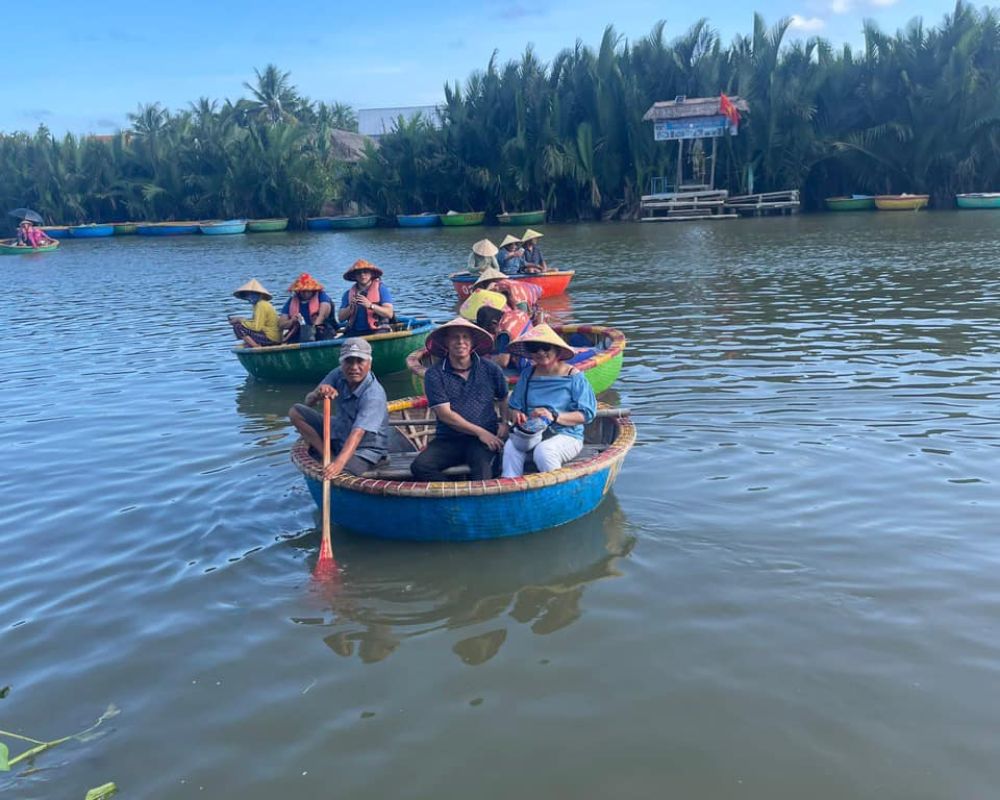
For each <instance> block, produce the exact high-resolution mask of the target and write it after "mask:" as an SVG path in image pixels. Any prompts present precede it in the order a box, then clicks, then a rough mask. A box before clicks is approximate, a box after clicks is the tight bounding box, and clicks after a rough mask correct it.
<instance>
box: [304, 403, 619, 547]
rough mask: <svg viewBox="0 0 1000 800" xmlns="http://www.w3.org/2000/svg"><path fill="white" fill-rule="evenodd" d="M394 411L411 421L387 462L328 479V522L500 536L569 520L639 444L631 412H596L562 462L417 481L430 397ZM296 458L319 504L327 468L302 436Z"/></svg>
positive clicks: (415, 535) (383, 531)
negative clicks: (415, 467)
mask: <svg viewBox="0 0 1000 800" xmlns="http://www.w3.org/2000/svg"><path fill="white" fill-rule="evenodd" d="M600 408H601V409H602V413H608V412H611V413H613V410H612V409H610V408H608V407H607V406H604V405H603V404H602V405H601V406H600ZM389 416H390V418H391V419H393V420H395V421H398V422H401V421H403V420H405V421H407V422H408V423H409V424H406V425H403V426H394V428H393V440H392V441H391V442H390V451H391V452H390V458H389V461H388V463H386V464H385V465H383V466H380V467H379V468H378V469H377V470H374V471H372V472H370V473H366V474H365V475H364V476H361V477H354V476H352V475H348V474H346V473H343V474H341V475H338V476H337V477H336V478H333V479H332V480H331V481H330V517H331V522H333V523H335V524H337V525H340V526H341V527H344V528H347V529H348V530H351V531H354V532H355V533H358V534H360V535H362V536H372V537H376V538H380V539H407V540H414V541H450V542H461V541H472V540H475V539H499V538H502V537H506V536H520V535H522V534H526V533H535V532H537V531H542V530H546V529H549V528H555V527H557V526H559V525H564V524H566V523H567V522H572V521H573V520H575V519H578V518H579V517H582V516H584V515H585V514H589V513H590V512H591V511H593V510H594V509H596V508H597V507H598V506H599V505H600V503H601V501H602V500H603V499H604V497H605V496H606V495H607V494H608V492H609V491H610V490H611V487H612V486H613V485H614V482H615V478H617V477H618V471H619V470H620V469H621V465H622V461H624V459H625V454H626V453H628V451H629V450H630V449H631V447H632V445H633V444H634V443H635V426H634V425H633V424H632V422H631V421H630V420H629V419H628V418H627V417H615V416H599V417H597V418H596V419H595V420H594V421H593V422H592V423H590V425H588V426H587V428H586V439H585V444H584V449H583V452H582V453H581V454H580V455H579V456H578V457H577V458H575V459H573V460H572V461H569V462H567V463H566V464H564V465H563V466H562V467H561V468H560V469H557V470H553V471H551V472H541V473H539V472H535V473H532V472H528V473H526V474H525V475H524V476H522V477H520V478H496V479H493V480H487V481H467V480H455V481H447V482H445V481H442V482H435V483H423V482H420V481H414V480H413V478H412V476H411V475H410V469H409V465H410V463H411V462H412V461H413V459H414V458H415V457H416V454H417V452H418V451H419V449H420V448H422V447H424V446H425V445H426V443H427V441H428V440H429V439H430V438H432V437H433V435H434V422H433V414H432V412H431V411H430V409H428V408H427V398H426V397H410V398H406V399H404V400H395V401H393V402H391V403H389ZM292 462H293V463H294V464H295V466H296V467H298V469H299V471H301V472H302V474H303V475H304V476H305V479H306V485H307V486H308V488H309V492H310V494H311V495H312V497H313V500H314V501H315V502H316V505H317V506H319V507H322V493H323V481H322V469H323V467H322V464H321V462H320V461H319V460H317V459H315V458H313V457H312V456H311V455H310V454H309V448H308V446H307V445H306V443H305V442H304V441H300V442H298V443H297V444H296V445H295V446H294V447H293V448H292ZM461 469H462V468H460V467H459V468H456V467H453V468H452V469H451V470H446V473H460V472H461ZM457 477H459V478H460V477H461V475H460V474H458V475H457Z"/></svg>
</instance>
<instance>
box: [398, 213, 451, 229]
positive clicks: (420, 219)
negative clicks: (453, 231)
mask: <svg viewBox="0 0 1000 800" xmlns="http://www.w3.org/2000/svg"><path fill="white" fill-rule="evenodd" d="M396 222H398V223H399V227H400V228H433V227H434V226H435V225H439V224H441V215H440V214H431V213H430V212H425V213H423V214H397V215H396Z"/></svg>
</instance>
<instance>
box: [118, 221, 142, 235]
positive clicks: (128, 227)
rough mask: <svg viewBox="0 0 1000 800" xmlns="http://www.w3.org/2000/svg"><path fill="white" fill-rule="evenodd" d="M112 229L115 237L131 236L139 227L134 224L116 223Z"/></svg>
mask: <svg viewBox="0 0 1000 800" xmlns="http://www.w3.org/2000/svg"><path fill="white" fill-rule="evenodd" d="M113 227H114V229H115V231H114V233H115V236H131V235H132V234H134V233H135V229H136V228H138V227H139V225H138V223H135V222H116V223H115V224H114V226H113Z"/></svg>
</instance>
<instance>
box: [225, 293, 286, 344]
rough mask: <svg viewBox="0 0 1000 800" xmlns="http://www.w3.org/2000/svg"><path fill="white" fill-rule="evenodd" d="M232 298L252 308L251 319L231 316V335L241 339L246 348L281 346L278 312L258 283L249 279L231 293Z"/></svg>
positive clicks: (269, 294) (268, 294)
mask: <svg viewBox="0 0 1000 800" xmlns="http://www.w3.org/2000/svg"><path fill="white" fill-rule="evenodd" d="M233 297H238V298H239V299H240V300H246V301H247V302H248V303H250V305H252V306H253V317H252V318H251V319H245V318H244V317H237V316H231V317H230V318H229V324H230V325H232V326H233V334H234V335H235V336H236V338H237V339H242V340H243V343H244V344H245V345H246V346H247V347H267V346H269V345H275V344H281V331H280V330H279V329H278V312H277V311H275V310H274V306H272V305H271V303H270V300H271V293H270V292H269V291H268V290H267V289H265V288H264V287H263V286H262V285H261V283H260V281H258V280H257V279H256V278H251V279H250V280H249V281H247V282H246V283H244V284H243V285H242V286H241V287H240V288H239V289H237V290H236V291H235V292H233Z"/></svg>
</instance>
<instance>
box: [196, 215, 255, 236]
mask: <svg viewBox="0 0 1000 800" xmlns="http://www.w3.org/2000/svg"><path fill="white" fill-rule="evenodd" d="M198 228H199V229H200V230H201V232H202V233H204V234H205V235H207V236H229V235H232V234H234V233H246V229H247V221H246V220H245V219H227V220H225V221H224V222H203V223H202V224H201V225H199V226H198Z"/></svg>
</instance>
